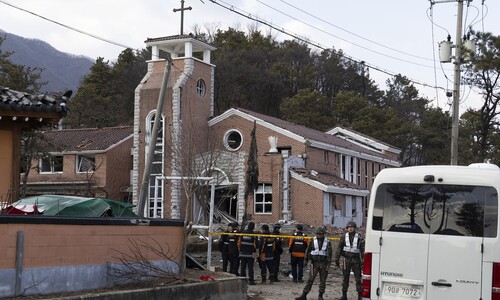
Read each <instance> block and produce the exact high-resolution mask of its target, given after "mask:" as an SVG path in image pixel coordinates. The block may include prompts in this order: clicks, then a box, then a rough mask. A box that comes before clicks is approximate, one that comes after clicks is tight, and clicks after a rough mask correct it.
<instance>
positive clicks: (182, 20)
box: [174, 0, 193, 35]
mask: <svg viewBox="0 0 500 300" xmlns="http://www.w3.org/2000/svg"><path fill="white" fill-rule="evenodd" d="M191 9H193V8H192V7H191V6H188V7H186V8H184V0H181V8H174V12H178V11H180V12H181V35H183V34H184V11H185V10H191Z"/></svg>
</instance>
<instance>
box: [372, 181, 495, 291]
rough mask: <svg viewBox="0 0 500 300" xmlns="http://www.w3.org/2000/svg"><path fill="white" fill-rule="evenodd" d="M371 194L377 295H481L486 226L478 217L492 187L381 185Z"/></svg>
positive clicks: (489, 195)
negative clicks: (377, 254) (377, 240)
mask: <svg viewBox="0 0 500 300" xmlns="http://www.w3.org/2000/svg"><path fill="white" fill-rule="evenodd" d="M376 198H377V201H376V202H377V203H375V206H374V213H373V217H374V221H373V224H374V229H376V227H377V226H379V225H377V224H380V229H381V246H380V258H379V259H380V260H379V268H380V269H379V270H380V274H379V285H378V286H379V288H380V291H379V293H380V295H381V297H380V298H381V299H396V298H397V299H406V298H408V299H480V298H481V293H482V291H481V273H482V259H483V257H482V251H481V249H482V244H483V238H484V236H487V235H485V230H484V228H487V227H490V226H489V225H492V224H489V225H488V224H486V223H485V218H484V215H485V209H487V207H491V206H490V205H488V203H493V202H495V203H496V200H493V198H495V199H496V191H495V189H493V188H490V187H475V186H457V185H430V184H382V185H380V186H379V188H378V189H377V194H376ZM382 202H383V204H382ZM485 203H486V205H485ZM494 206H496V204H495V205H494ZM377 218H378V219H377ZM485 226H486V227H485ZM495 226H496V225H495Z"/></svg>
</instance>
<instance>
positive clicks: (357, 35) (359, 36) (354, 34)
mask: <svg viewBox="0 0 500 300" xmlns="http://www.w3.org/2000/svg"><path fill="white" fill-rule="evenodd" d="M257 1H258V2H260V3H262V1H261V0H257ZM281 2H283V3H285V4H286V5H288V6H290V7H293V8H295V9H296V10H299V11H301V12H303V13H304V14H306V15H308V16H310V17H312V18H314V19H316V20H318V21H321V22H323V23H325V24H328V25H330V26H332V27H335V28H337V29H339V30H342V31H344V32H347V33H348V34H351V35H353V36H355V37H358V38H360V39H363V40H365V41H367V42H370V43H372V44H375V45H377V46H380V47H383V48H386V49H389V50H391V51H394V52H398V53H401V54H404V55H408V56H411V57H415V58H418V59H423V60H428V61H432V59H430V58H427V57H422V56H418V55H414V54H411V53H407V52H404V51H401V50H398V49H395V48H392V47H389V46H386V45H384V44H381V43H379V42H376V41H373V40H371V39H369V38H366V37H364V36H361V35H359V34H356V33H354V32H351V31H349V30H347V29H344V28H342V27H340V26H337V25H335V24H333V23H331V22H328V21H326V20H324V19H321V18H319V17H317V16H315V15H313V14H311V13H309V12H307V11H305V10H303V9H302V8H300V7H297V6H295V5H292V4H290V3H288V2H286V1H285V0H281ZM262 4H264V3H262ZM264 5H265V6H268V7H270V6H269V5H267V4H264ZM272 9H274V8H272ZM274 10H276V11H278V12H280V13H283V12H281V11H279V10H277V9H274ZM283 14H284V13H283ZM295 20H297V19H295ZM298 21H299V22H302V21H300V20H298ZM302 23H303V24H306V25H309V24H307V23H304V22H302ZM309 26H311V25H309ZM311 27H312V26H311ZM313 28H315V27H313ZM332 36H334V35H332ZM334 37H336V36H334ZM336 38H338V39H341V40H343V41H346V42H349V43H351V44H353V45H356V46H358V47H361V48H363V49H366V50H368V51H373V50H372V49H369V48H366V47H363V46H359V45H357V44H354V43H352V42H350V41H347V40H344V39H342V38H340V37H336ZM373 52H375V53H377V54H381V53H379V52H377V51H373ZM382 55H385V56H388V55H386V54H382ZM389 57H391V58H394V57H392V56H389ZM395 59H397V58H395ZM412 63H413V62H412Z"/></svg>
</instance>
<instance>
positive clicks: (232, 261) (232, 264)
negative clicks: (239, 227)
mask: <svg viewBox="0 0 500 300" xmlns="http://www.w3.org/2000/svg"><path fill="white" fill-rule="evenodd" d="M239 268H240V258H239V257H238V254H231V253H230V254H229V273H231V274H234V275H236V276H238V275H239V273H238V269H239Z"/></svg>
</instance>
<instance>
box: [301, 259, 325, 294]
mask: <svg viewBox="0 0 500 300" xmlns="http://www.w3.org/2000/svg"><path fill="white" fill-rule="evenodd" d="M318 274H319V293H320V294H324V293H325V289H326V277H328V268H327V267H326V262H314V263H313V265H312V271H311V273H310V274H309V279H307V283H306V286H305V287H304V291H303V293H304V294H308V293H309V292H310V291H311V288H312V285H313V283H314V279H315V278H316V275H318Z"/></svg>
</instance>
